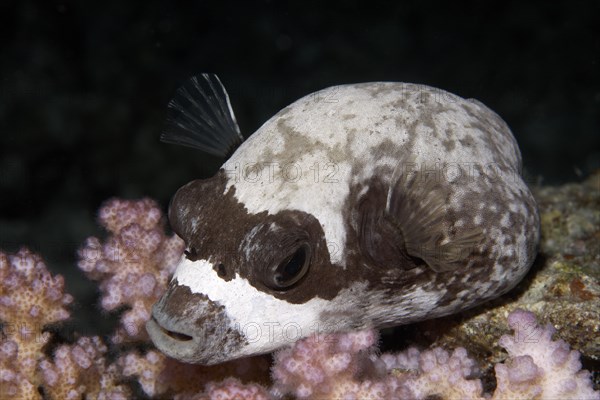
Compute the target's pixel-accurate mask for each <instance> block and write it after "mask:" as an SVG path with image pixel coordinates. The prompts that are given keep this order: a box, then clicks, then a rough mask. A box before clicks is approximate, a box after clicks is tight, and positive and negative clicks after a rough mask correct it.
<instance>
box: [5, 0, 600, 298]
mask: <svg viewBox="0 0 600 400" xmlns="http://www.w3.org/2000/svg"><path fill="white" fill-rule="evenodd" d="M240 3H241V2H240ZM323 3H325V2H323ZM599 16H600V2H596V1H545V2H539V3H527V4H525V2H509V1H504V2H498V3H495V4H494V5H491V3H488V2H471V3H458V2H452V1H446V2H432V1H422V2H401V1H393V2H383V3H381V2H374V1H367V2H363V5H362V6H360V7H359V6H358V5H356V4H355V3H354V2H351V1H345V2H340V3H325V5H323V4H319V3H316V2H315V3H311V2H297V3H295V5H291V6H287V5H281V4H279V3H276V2H269V1H266V2H259V3H250V2H248V3H241V4H237V3H217V2H214V3H206V2H202V1H196V2H168V1H155V0H148V1H143V2H126V1H102V2H83V1H82V2H78V3H76V2H69V1H60V2H56V1H38V2H34V1H28V0H21V1H16V2H8V3H7V2H2V3H1V5H0V41H1V47H0V194H1V196H0V248H4V249H6V250H11V251H14V250H16V249H17V248H18V247H19V246H20V245H27V246H29V247H31V248H33V249H35V250H37V251H39V252H41V253H42V255H43V256H44V257H45V259H46V260H47V261H48V264H49V266H50V267H51V269H53V270H54V271H57V272H61V273H65V274H67V275H68V277H70V276H71V275H72V274H74V276H75V277H77V276H78V272H77V271H76V270H75V268H74V262H75V251H76V249H77V248H78V247H79V246H80V245H81V243H82V242H83V240H84V238H85V237H87V236H89V235H99V234H101V232H100V230H99V228H98V227H97V226H96V223H95V213H96V211H97V209H98V207H99V206H100V204H101V202H102V201H104V200H106V199H107V198H109V197H112V196H117V197H124V198H139V197H142V196H149V197H151V198H154V199H156V200H157V201H158V202H160V204H161V205H162V206H163V207H164V208H166V205H167V204H168V201H169V198H170V196H171V195H172V194H173V193H174V192H175V190H176V189H177V188H178V187H180V186H181V185H182V184H184V183H186V182H188V181H189V180H191V179H194V178H203V177H207V176H210V175H211V174H212V173H214V171H215V170H216V168H218V166H219V165H220V164H219V160H218V159H215V158H213V157H209V156H206V155H204V154H202V153H199V152H198V151H194V150H190V149H186V148H181V147H178V146H173V145H167V144H162V143H160V142H159V140H158V138H159V134H160V131H161V129H162V127H163V121H164V118H165V111H166V104H167V102H168V101H169V99H170V98H171V96H172V95H173V93H174V91H175V90H176V88H177V87H178V86H179V85H180V84H181V83H182V82H184V80H185V79H186V78H188V77H189V76H191V75H194V74H197V73H199V72H216V73H218V74H219V76H220V78H221V80H222V81H223V83H224V85H225V86H226V88H227V89H228V91H229V94H230V96H231V100H232V103H233V107H234V110H235V112H236V114H237V118H238V122H239V123H240V126H241V128H242V131H243V133H244V134H245V135H246V136H248V135H250V134H251V133H252V132H254V130H255V129H257V128H258V127H259V126H260V125H261V124H262V123H263V122H265V121H266V120H267V119H268V118H269V117H271V116H272V115H273V114H274V113H275V112H277V111H278V110H279V109H281V108H283V107H284V106H286V105H288V104H289V103H291V102H292V101H294V100H296V99H298V98H300V97H302V96H304V95H306V94H308V93H310V92H312V91H315V90H318V89H321V88H324V87H327V86H330V85H334V84H341V83H353V82H363V81H379V80H381V81H404V82H415V83H422V84H427V85H431V86H436V87H440V88H443V89H446V90H448V91H450V92H453V93H456V94H458V95H460V96H462V97H473V98H477V99H479V100H481V101H482V102H484V103H485V104H487V105H488V106H489V107H490V108H492V109H493V110H495V111H496V112H498V113H499V114H500V115H501V116H502V117H503V118H504V119H505V120H506V121H507V122H508V124H509V125H510V126H511V128H512V129H513V131H514V134H515V136H516V138H517V140H518V142H519V144H520V146H521V150H522V153H523V159H524V165H525V169H526V172H527V176H528V181H529V182H530V183H531V184H539V183H543V184H559V183H563V182H568V181H577V180H581V179H583V178H584V177H585V176H586V175H587V174H589V173H590V171H592V170H594V169H596V168H598V167H599V166H600V116H599V114H600V113H599V109H600V76H599V73H598V71H599V70H600V63H599V58H600V18H599ZM79 277H80V278H81V276H79ZM68 290H69V291H71V292H74V293H75V294H81V293H89V292H90V290H91V292H93V290H92V286H90V285H89V284H86V283H85V281H84V280H81V279H75V280H73V279H71V280H69V287H68Z"/></svg>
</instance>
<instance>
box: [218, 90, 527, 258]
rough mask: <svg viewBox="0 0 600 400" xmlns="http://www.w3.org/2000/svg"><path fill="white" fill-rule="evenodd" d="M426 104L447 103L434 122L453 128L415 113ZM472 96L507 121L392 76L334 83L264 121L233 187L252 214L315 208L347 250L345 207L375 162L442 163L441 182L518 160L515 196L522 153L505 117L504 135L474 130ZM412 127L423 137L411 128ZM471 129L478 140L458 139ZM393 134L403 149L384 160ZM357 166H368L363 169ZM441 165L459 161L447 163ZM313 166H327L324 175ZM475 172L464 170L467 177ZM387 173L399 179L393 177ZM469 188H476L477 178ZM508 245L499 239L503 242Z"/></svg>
mask: <svg viewBox="0 0 600 400" xmlns="http://www.w3.org/2000/svg"><path fill="white" fill-rule="evenodd" d="M374 96H376V97H374ZM399 99H406V100H407V101H406V106H405V107H400V106H399V104H398V100H399ZM427 102H435V103H437V105H438V106H439V107H440V108H445V109H446V110H445V111H444V112H443V113H440V114H439V115H435V116H434V121H433V123H434V124H435V125H436V127H437V129H438V130H440V131H446V130H450V131H451V135H449V136H441V137H434V136H433V135H432V134H431V131H432V129H431V127H430V126H428V123H429V121H418V120H416V118H418V115H419V114H418V113H415V112H414V111H415V109H416V108H418V107H420V106H421V105H424V104H426V103H427ZM467 102H470V103H471V107H473V109H474V110H476V112H482V113H486V114H489V115H490V118H493V119H496V120H499V122H500V123H501V122H502V121H501V120H500V119H499V117H497V116H496V115H495V114H494V113H493V112H492V111H491V110H489V109H488V108H487V107H485V106H483V105H481V104H480V103H478V102H477V101H475V100H467V101H465V100H464V99H462V98H460V97H458V96H455V95H453V94H451V93H448V92H445V91H442V90H440V89H435V88H431V87H428V86H423V85H414V84H406V83H391V82H390V83H366V84H357V85H344V86H335V87H331V88H328V89H324V90H322V91H319V92H316V93H313V94H310V95H308V96H306V97H304V98H302V99H300V100H298V101H296V102H295V103H293V104H292V105H290V106H288V107H286V108H284V109H283V110H281V111H280V112H279V113H277V114H276V115H275V116H273V117H272V118H271V119H270V120H268V121H267V122H265V124H263V125H262V126H261V127H260V128H259V129H258V130H257V131H256V133H254V134H253V135H252V136H250V137H249V138H248V139H247V140H246V141H245V142H244V143H243V144H242V145H241V146H240V147H239V148H238V150H237V151H236V152H235V153H234V154H233V156H232V157H231V158H230V159H229V160H228V161H227V162H226V163H225V164H224V165H223V169H225V171H227V172H228V173H229V176H230V180H229V186H232V185H233V186H235V188H236V198H237V199H238V200H239V201H240V202H241V203H243V204H244V205H245V206H246V207H247V209H248V211H249V212H251V213H259V212H261V211H268V212H269V213H270V214H275V213H276V212H278V211H280V210H284V209H296V210H301V211H305V212H308V213H312V214H313V215H314V216H315V217H316V218H317V219H318V220H319V221H321V224H322V226H323V229H324V231H325V235H326V238H327V242H328V243H331V246H332V248H333V249H335V250H338V249H344V245H345V238H346V229H345V226H344V221H343V213H342V211H343V207H344V203H345V200H346V198H347V196H348V192H349V188H350V186H351V185H352V184H355V183H356V182H366V181H368V180H369V179H371V177H372V176H373V175H374V173H375V170H376V168H382V167H387V168H388V169H389V170H391V171H394V170H396V168H397V167H400V168H403V167H404V168H407V169H409V170H412V169H414V168H416V169H417V170H421V168H424V169H425V170H437V171H440V172H439V173H440V175H444V176H442V177H441V179H449V180H452V178H453V172H454V171H456V169H455V168H454V167H452V165H457V164H458V165H463V166H465V167H463V168H467V169H468V168H473V166H474V165H479V166H483V167H484V168H485V167H486V166H488V165H498V164H500V165H506V166H509V167H511V169H510V170H509V171H506V172H505V173H503V174H502V175H501V176H500V178H501V179H502V180H504V181H510V182H508V184H507V185H506V186H507V189H509V190H507V192H506V197H507V198H506V200H508V201H510V199H511V193H512V191H513V190H514V186H513V185H518V186H523V187H525V185H524V183H523V182H522V181H521V179H520V176H519V169H520V164H521V157H520V152H519V149H518V147H517V144H516V142H515V140H514V138H513V137H512V135H511V134H510V131H509V130H508V127H506V125H504V124H503V126H501V128H502V129H503V130H505V132H501V131H498V132H496V133H492V134H490V132H487V131H482V130H481V129H479V128H477V127H469V126H468V125H469V124H470V123H471V122H472V121H470V120H469V117H468V115H466V114H465V111H464V108H463V105H464V104H465V103H467ZM413 124H416V127H415V129H414V132H415V133H416V135H415V134H414V133H413V134H411V132H409V127H410V126H411V125H413ZM487 128H490V127H487ZM469 136H470V137H471V138H472V139H473V143H472V145H470V146H468V147H467V146H463V145H456V143H458V141H460V140H466V139H467V138H468V137H469ZM389 140H392V141H393V142H394V143H397V144H399V145H400V146H399V147H398V149H397V151H396V154H393V155H392V156H388V157H385V158H380V157H379V154H378V153H379V152H376V151H375V149H376V148H377V146H382V145H385V142H386V141H389ZM469 140H470V139H469ZM490 140H493V141H494V142H495V146H496V147H495V149H494V150H495V152H492V151H491V149H490V147H489V141H490ZM448 141H453V142H454V143H455V145H454V148H453V149H451V150H448V148H447V145H445V144H444V142H448ZM359 163H364V166H363V167H362V168H357V166H358V164H359ZM436 163H437V165H438V167H437V168H436ZM442 164H449V165H451V167H449V168H447V169H445V170H444V169H443V168H442ZM315 166H317V167H318V168H319V176H318V177H317V179H315V169H316V167H315ZM255 168H258V170H255ZM286 168H287V169H286ZM297 170H299V171H301V172H302V177H301V178H300V179H299V180H298V182H294V181H295V174H293V172H295V171H297ZM473 170H474V171H475V169H473ZM255 171H256V172H255ZM258 171H259V172H258ZM469 172H470V171H468V170H467V171H465V170H464V169H463V172H462V174H463V175H464V174H465V173H469ZM256 177H260V179H256ZM382 178H383V179H384V180H385V181H386V182H387V183H389V184H391V183H392V174H388V175H387V176H382ZM470 185H471V186H472V187H473V188H476V187H477V185H478V177H477V176H476V175H474V179H473V180H472V182H471V183H470ZM229 186H228V188H229ZM511 188H512V189H513V190H510V189H511ZM460 202H461V193H460V192H456V193H454V194H453V196H452V198H451V203H453V204H457V205H458V204H460ZM484 206H493V205H489V204H485V205H484ZM515 207H519V205H518V204H515ZM522 212H523V213H525V212H526V210H522ZM499 242H502V241H501V240H499ZM505 250H506V249H504V248H502V247H501V246H500V247H499V248H498V249H497V251H499V252H502V251H505ZM511 250H512V249H511ZM523 250H525V249H523ZM344 255H345V253H344V251H341V250H340V251H334V252H333V254H332V260H331V261H332V263H335V264H341V265H344V262H345V260H344Z"/></svg>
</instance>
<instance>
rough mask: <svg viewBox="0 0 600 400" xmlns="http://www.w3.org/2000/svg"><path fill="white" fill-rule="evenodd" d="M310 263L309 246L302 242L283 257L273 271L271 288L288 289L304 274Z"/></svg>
mask: <svg viewBox="0 0 600 400" xmlns="http://www.w3.org/2000/svg"><path fill="white" fill-rule="evenodd" d="M309 264H310V247H309V246H308V244H306V243H304V244H302V245H301V246H300V247H298V248H297V249H296V250H295V251H294V252H293V253H292V254H290V255H289V256H287V257H286V258H284V259H283V261H281V262H280V263H279V264H278V265H277V268H275V270H274V271H273V276H272V282H271V284H270V285H269V286H271V287H272V288H273V289H277V290H283V289H289V288H290V287H291V286H293V285H294V284H296V283H298V282H299V281H300V279H302V277H304V276H305V275H306V272H307V271H308V266H309Z"/></svg>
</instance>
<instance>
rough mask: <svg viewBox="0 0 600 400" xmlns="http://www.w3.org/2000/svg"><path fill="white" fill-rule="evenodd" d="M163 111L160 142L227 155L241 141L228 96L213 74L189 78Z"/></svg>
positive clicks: (222, 155) (218, 155) (222, 156)
mask: <svg viewBox="0 0 600 400" xmlns="http://www.w3.org/2000/svg"><path fill="white" fill-rule="evenodd" d="M167 112H168V115H167V126H166V127H165V130H164V131H163V133H162V135H161V136H160V139H161V140H162V141H163V142H166V143H174V144H179V145H183V146H188V147H193V148H195V149H198V150H202V151H204V152H206V153H209V154H212V155H215V156H217V157H221V158H227V157H229V156H230V155H231V154H232V153H233V152H234V151H235V149H236V148H237V147H238V146H239V145H240V144H241V143H242V142H243V141H244V137H243V136H242V135H241V133H240V128H239V127H238V124H237V122H236V120H235V115H234V114H233V109H232V108H231V102H230V101H229V95H227V91H226V90H225V88H224V87H223V84H222V83H221V81H220V80H219V78H218V77H217V75H215V74H201V75H198V76H194V77H192V78H190V79H189V80H188V81H187V82H186V83H185V84H184V85H183V86H181V87H180V88H179V89H178V90H177V93H176V94H175V97H174V98H173V100H171V101H170V102H169V106H168V110H167Z"/></svg>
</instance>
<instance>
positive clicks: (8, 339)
mask: <svg viewBox="0 0 600 400" xmlns="http://www.w3.org/2000/svg"><path fill="white" fill-rule="evenodd" d="M63 289H64V280H63V278H62V276H52V274H50V272H49V271H48V269H47V268H46V265H45V264H44V262H43V260H42V258H41V257H40V256H39V255H37V254H34V253H32V252H31V251H29V250H27V249H21V250H19V252H17V253H16V254H12V255H10V254H6V253H3V252H0V322H2V324H3V327H2V332H1V333H2V334H3V336H4V337H3V338H2V340H1V342H0V397H1V398H4V396H5V395H8V396H9V397H12V398H39V393H38V392H37V385H38V384H39V378H38V376H37V373H36V372H37V371H36V367H37V364H38V362H39V360H41V359H42V357H43V352H42V350H43V348H44V346H45V345H46V343H48V341H49V340H50V337H51V334H50V333H49V332H46V331H44V328H45V327H47V325H49V324H53V323H56V322H59V321H64V320H65V319H67V318H69V312H68V311H67V309H66V306H67V305H68V304H70V303H71V302H72V301H73V298H72V297H71V296H70V295H68V294H64V293H63Z"/></svg>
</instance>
